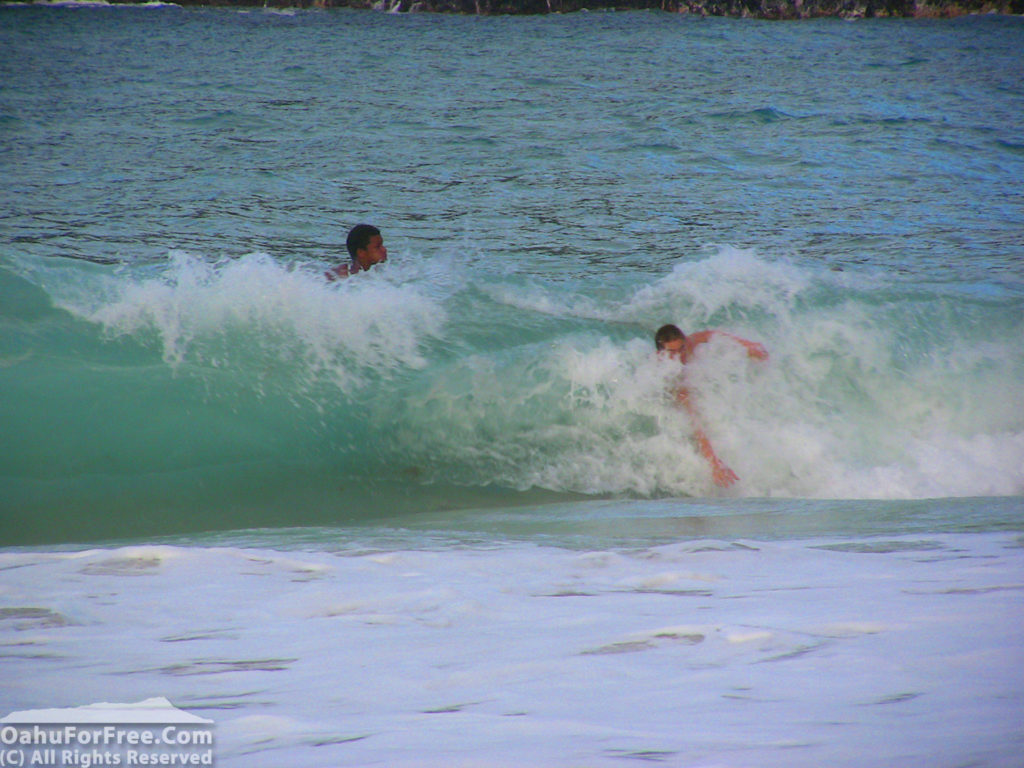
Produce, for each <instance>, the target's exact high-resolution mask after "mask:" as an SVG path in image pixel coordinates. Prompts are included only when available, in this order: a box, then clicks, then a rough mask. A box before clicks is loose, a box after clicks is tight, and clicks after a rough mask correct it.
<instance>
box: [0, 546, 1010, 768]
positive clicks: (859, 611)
mask: <svg viewBox="0 0 1024 768" xmlns="http://www.w3.org/2000/svg"><path fill="white" fill-rule="evenodd" d="M347 538H348V537H347V536H346V539H347ZM1022 552H1024V550H1022V549H1021V548H1020V546H1019V542H1015V540H1014V537H1013V536H1012V535H1009V534H972V535H960V536H953V535H932V536H929V540H928V542H927V546H924V544H923V543H922V542H920V541H917V540H916V539H913V538H911V537H906V536H902V537H893V538H892V539H890V540H887V541H886V542H885V546H884V547H882V546H879V543H878V542H877V540H864V541H856V540H854V541H850V540H840V541H838V542H836V541H831V540H812V541H789V542H775V543H766V542H755V541H745V542H731V543H730V542H725V541H723V542H716V541H703V542H680V543H678V544H671V545H665V546H659V547H656V548H653V549H640V550H628V551H589V552H582V553H581V552H571V551H566V550H560V549H556V548H548V547H539V546H527V545H521V546H509V545H500V544H498V543H491V544H489V545H487V546H484V547H482V548H479V549H473V548H466V547H447V548H445V549H443V550H438V551H415V550H404V551H400V550H385V551H380V552H376V553H373V554H367V555H362V556H360V555H356V554H347V555H346V556H337V555H334V554H330V553H328V552H323V551H321V552H304V553H288V554H282V553H280V552H274V551H268V550H241V549H232V548H219V549H186V548H175V549H173V550H168V549H166V548H160V552H159V554H160V555H161V557H163V558H164V559H163V565H162V567H160V568H159V569H153V570H151V571H149V572H148V573H147V574H146V576H145V577H144V578H138V579H126V578H124V576H123V575H121V574H119V573H116V572H113V571H109V570H108V569H107V568H106V567H105V564H107V563H110V562H123V561H128V560H131V559H134V558H136V557H137V556H138V555H139V552H138V551H137V550H135V549H132V550H94V551H90V552H86V553H64V554H60V553H56V554H55V553H50V554H42V553H39V554H37V553H24V552H21V553H0V568H3V569H4V571H3V572H4V574H5V576H4V580H5V585H6V587H7V589H6V591H5V592H4V594H3V595H0V602H2V603H3V606H2V607H0V645H2V647H3V648H4V649H5V651H6V652H7V659H6V661H5V665H6V668H7V675H6V676H5V677H6V683H5V696H4V704H5V706H6V708H7V709H8V710H12V709H18V710H26V709H47V708H49V709H52V708H65V707H78V706H82V705H83V704H87V703H91V702H94V701H102V700H108V699H110V698H112V697H116V698H117V699H119V700H124V701H135V700H138V699H141V698H145V697H148V696H152V695H159V696H165V697H166V698H167V699H168V700H169V701H170V702H172V703H173V705H174V706H175V707H177V708H178V709H179V710H182V711H184V712H186V713H190V714H191V715H193V716H196V717H202V718H208V719H212V720H213V721H214V723H215V725H214V730H215V735H216V744H217V759H218V764H219V765H224V766H234V765H239V766H243V765H252V764H253V763H254V762H258V763H266V762H268V761H269V762H275V763H281V762H284V763H287V764H288V765H292V766H299V767H301V766H314V765H317V766H319V765H324V764H330V765H337V766H345V765H367V764H371V763H377V762H379V763H386V764H388V765H395V766H416V765H430V764H433V765H436V764H441V763H443V764H445V765H473V764H487V765H501V764H509V765H514V764H518V765H523V764H531V765H549V766H562V765H565V766H570V765H581V764H583V765H594V766H605V765H607V766H614V765H621V764H622V760H623V758H628V757H630V756H632V757H634V758H635V759H641V757H642V756H643V759H651V758H652V757H653V756H654V755H658V756H660V757H659V759H661V760H664V761H668V762H670V763H672V764H677V765H707V764H737V765H758V766H780V767H781V766H786V768H793V767H794V766H820V765H831V766H850V767H851V768H852V767H853V766H859V765H861V764H862V763H863V755H864V754H866V753H868V752H870V754H871V755H872V760H873V761H874V762H877V763H878V764H886V765H889V764H895V763H900V764H905V765H918V766H926V765H934V764H935V763H936V762H937V761H938V762H950V763H952V762H967V761H973V762H976V763H980V764H984V765H990V766H1010V765H1013V764H1014V762H1015V760H1016V758H1017V757H1018V755H1019V722H1018V719H1019V712H1020V707H1021V704H1022V702H1024V679H1022V677H1021V675H1020V669H1021V668H1022V665H1021V655H1020V649H1021V648H1022V647H1024V623H1022V622H1021V621H1020V620H1019V611H1018V610H1017V604H1018V596H1019V594H1020V592H1021V589H1022V588H1024V579H1022V578H1021V574H1022V572H1024V559H1022V558H1024V556H1022ZM172 553H173V556H170V557H166V556H168V555H171V554H172ZM297 567H298V569H299V570H298V571H297ZM300 572H301V573H308V572H315V573H316V574H317V578H315V579H312V580H310V579H306V578H296V574H297V573H300ZM76 604H77V605H81V606H83V608H84V610H83V613H84V614H87V616H88V620H83V621H77V622H58V621H56V620H55V619H54V617H55V616H57V615H59V614H60V613H61V611H62V610H63V609H64V607H65V606H71V605H76ZM66 711H67V710H65V712H66ZM894 718H896V719H898V720H899V722H900V727H899V728H898V729H893V727H892V724H893V721H894ZM979 734H980V735H983V738H979ZM796 745H800V748H799V749H794V747H795V746H796Z"/></svg>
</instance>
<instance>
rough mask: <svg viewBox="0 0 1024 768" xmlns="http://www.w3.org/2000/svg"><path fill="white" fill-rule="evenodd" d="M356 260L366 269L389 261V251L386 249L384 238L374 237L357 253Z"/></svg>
mask: <svg viewBox="0 0 1024 768" xmlns="http://www.w3.org/2000/svg"><path fill="white" fill-rule="evenodd" d="M356 259H358V261H359V263H360V264H362V265H363V266H364V267H369V266H371V265H373V264H379V263H380V262H382V261H387V260H388V249H387V248H385V247H384V238H383V237H381V236H380V235H372V236H371V237H370V242H369V243H367V244H366V247H365V248H360V249H359V250H357V251H356Z"/></svg>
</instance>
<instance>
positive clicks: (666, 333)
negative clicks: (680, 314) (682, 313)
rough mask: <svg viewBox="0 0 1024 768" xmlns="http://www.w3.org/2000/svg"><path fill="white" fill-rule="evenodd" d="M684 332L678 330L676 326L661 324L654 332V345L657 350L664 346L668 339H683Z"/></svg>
mask: <svg viewBox="0 0 1024 768" xmlns="http://www.w3.org/2000/svg"><path fill="white" fill-rule="evenodd" d="M685 338H686V334H685V333H683V332H682V331H680V330H679V327H678V326H675V325H672V324H671V323H670V324H669V325H663V326H661V328H659V329H658V330H657V332H656V333H655V334H654V346H655V348H656V349H658V350H662V349H664V348H665V344H666V343H667V342H669V341H675V340H676V339H685Z"/></svg>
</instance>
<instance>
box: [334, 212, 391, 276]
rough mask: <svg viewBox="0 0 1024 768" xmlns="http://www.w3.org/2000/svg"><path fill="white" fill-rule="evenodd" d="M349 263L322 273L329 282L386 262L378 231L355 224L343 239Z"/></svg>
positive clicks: (384, 250) (386, 254) (364, 225)
mask: <svg viewBox="0 0 1024 768" xmlns="http://www.w3.org/2000/svg"><path fill="white" fill-rule="evenodd" d="M345 247H346V248H347V249H348V255H349V259H350V261H349V262H348V263H342V264H339V265H338V266H336V267H332V268H331V269H329V270H327V272H325V273H324V276H325V277H326V278H327V279H328V280H329V281H332V282H333V281H334V280H338V279H339V278H342V277H348V276H349V275H354V274H355V273H356V272H365V271H366V270H368V269H369V268H370V267H372V266H373V265H374V264H380V263H381V262H382V261H387V260H388V249H387V248H385V247H384V238H383V237H382V236H381V234H380V230H379V229H377V228H376V227H375V226H373V225H372V224H356V225H355V226H354V227H352V229H350V230H349V233H348V237H347V238H346V239H345Z"/></svg>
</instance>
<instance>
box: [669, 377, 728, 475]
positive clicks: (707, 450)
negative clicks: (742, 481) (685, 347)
mask: <svg viewBox="0 0 1024 768" xmlns="http://www.w3.org/2000/svg"><path fill="white" fill-rule="evenodd" d="M676 402H678V403H679V404H680V405H681V406H682V407H683V408H684V409H685V410H686V412H687V413H688V414H689V415H690V419H691V420H692V422H693V426H694V429H693V436H694V439H695V440H696V441H697V448H698V449H699V450H700V455H701V456H703V457H704V458H705V459H707V461H708V463H709V464H710V465H711V478H712V479H713V480H714V481H715V485H717V486H720V487H722V488H728V487H729V486H730V485H732V484H733V483H735V482H736V481H737V480H739V477H737V476H736V473H735V472H733V471H732V470H731V469H729V467H728V466H726V464H725V463H724V462H723V461H722V460H721V459H720V458H718V456H717V455H716V454H715V449H714V448H712V447H711V441H710V440H708V436H707V435H706V434H705V433H704V428H703V427H702V426H701V423H700V421H701V420H700V415H699V414H698V413H697V409H696V408H695V407H694V405H693V403H692V402H690V392H689V390H687V389H686V387H680V388H679V391H678V392H677V393H676Z"/></svg>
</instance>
